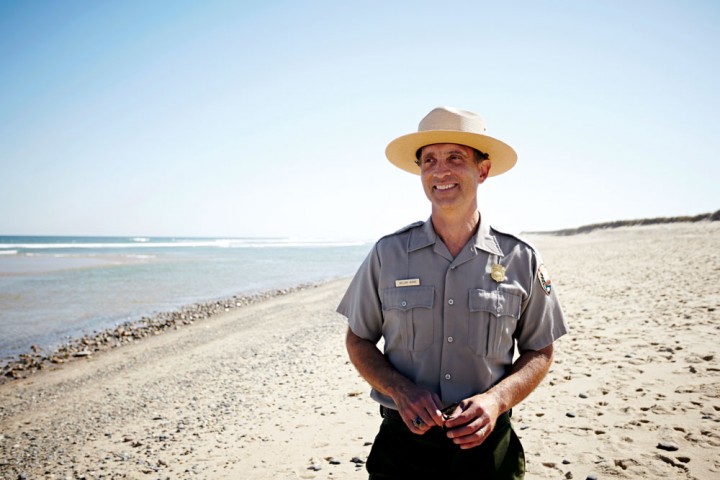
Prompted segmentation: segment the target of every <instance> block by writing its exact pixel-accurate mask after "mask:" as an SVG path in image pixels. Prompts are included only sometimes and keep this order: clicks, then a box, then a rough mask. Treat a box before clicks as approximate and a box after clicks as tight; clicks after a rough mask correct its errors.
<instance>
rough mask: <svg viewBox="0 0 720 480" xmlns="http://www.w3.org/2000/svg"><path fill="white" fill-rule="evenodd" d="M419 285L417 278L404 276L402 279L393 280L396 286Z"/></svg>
mask: <svg viewBox="0 0 720 480" xmlns="http://www.w3.org/2000/svg"><path fill="white" fill-rule="evenodd" d="M417 285H420V279H419V278H406V279H404V280H395V286H396V287H415V286H417Z"/></svg>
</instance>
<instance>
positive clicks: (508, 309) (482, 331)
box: [468, 289, 522, 358]
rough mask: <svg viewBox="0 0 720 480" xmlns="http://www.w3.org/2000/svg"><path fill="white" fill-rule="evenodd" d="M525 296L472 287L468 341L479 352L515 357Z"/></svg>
mask: <svg viewBox="0 0 720 480" xmlns="http://www.w3.org/2000/svg"><path fill="white" fill-rule="evenodd" d="M521 304H522V297H520V296H519V295H515V294H513V293H510V292H503V291H500V290H493V291H486V290H480V289H473V290H470V298H469V305H468V308H469V310H470V314H469V317H468V323H469V325H468V333H469V339H468V343H469V346H470V348H472V349H473V351H474V352H475V353H476V354H477V355H482V356H484V357H491V358H507V357H508V356H509V358H512V354H513V347H514V344H513V334H514V333H515V327H516V326H517V321H518V319H519V318H520V309H521Z"/></svg>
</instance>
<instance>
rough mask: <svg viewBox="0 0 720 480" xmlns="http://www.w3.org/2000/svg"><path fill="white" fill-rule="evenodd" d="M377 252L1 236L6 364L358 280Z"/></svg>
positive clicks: (279, 244) (277, 243)
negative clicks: (35, 352) (119, 330)
mask: <svg viewBox="0 0 720 480" xmlns="http://www.w3.org/2000/svg"><path fill="white" fill-rule="evenodd" d="M370 247H371V245H370V244H369V243H338V242H308V241H302V242H297V241H290V240H287V239H277V238H229V239H228V238H144V237H131V238H126V237H117V238H111V237H16V236H11V237H8V236H5V237H3V236H0V360H9V359H11V358H13V357H15V356H17V355H18V354H20V353H24V352H27V351H29V350H30V348H31V346H32V345H36V346H37V347H40V348H41V349H43V350H48V351H52V350H53V349H54V348H56V347H57V346H59V345H60V344H61V343H63V342H65V341H67V340H68V339H73V338H77V337H80V336H82V335H84V334H89V333H93V332H98V331H101V330H103V329H106V328H113V327H114V326H116V325H118V324H121V323H124V322H127V321H135V320H140V319H141V318H142V317H143V316H152V315H154V314H157V313H160V312H165V311H173V310H177V309H178V308H180V307H182V306H185V305H190V304H193V303H201V302H207V301H212V300H217V299H221V298H227V297H232V296H233V295H249V294H254V293H260V292H264V291H269V290H275V289H282V288H290V287H294V286H298V285H302V284H306V283H317V282H323V281H327V280H331V279H335V278H340V277H345V276H349V275H352V274H353V273H354V272H355V271H356V270H357V268H358V266H359V265H360V263H361V262H362V260H363V259H364V257H365V256H366V255H367V253H368V251H369V250H370ZM338 300H339V299H338Z"/></svg>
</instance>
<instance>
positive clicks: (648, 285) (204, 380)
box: [0, 222, 720, 480]
mask: <svg viewBox="0 0 720 480" xmlns="http://www.w3.org/2000/svg"><path fill="white" fill-rule="evenodd" d="M529 238H530V239H531V241H532V242H533V243H534V244H535V245H537V246H538V247H539V249H540V251H541V252H542V253H543V257H544V260H545V263H546V264H547V265H548V267H549V269H550V272H551V274H552V276H553V284H554V285H555V286H556V288H557V289H558V292H559V294H560V298H561V300H562V302H563V305H564V308H565V310H566V313H567V315H568V319H569V323H570V327H571V333H570V334H569V335H567V336H566V337H563V338H562V339H561V340H560V341H558V342H557V344H556V362H555V364H554V366H553V367H552V369H551V371H550V373H549V374H548V377H547V378H546V379H545V381H544V382H543V384H542V385H541V386H540V387H539V388H538V390H536V391H535V392H534V393H533V395H532V396H531V397H530V398H529V399H527V400H526V401H525V402H524V403H523V404H521V405H520V406H519V407H518V408H516V409H515V410H514V416H513V419H514V422H515V425H516V429H517V430H518V433H519V435H520V437H521V438H522V439H523V443H524V445H525V450H526V455H527V460H528V475H527V478H528V479H559V478H574V479H586V478H592V477H593V476H594V477H595V478H598V479H603V478H638V479H639V478H673V479H700V480H707V479H712V478H720V457H719V456H718V452H719V451H720V361H719V360H720V354H719V353H718V348H717V345H718V340H719V339H720V338H719V337H720V314H719V313H718V311H719V310H718V309H720V288H719V286H720V223H719V222H697V223H672V224H659V225H650V226H632V227H621V228H616V229H612V230H595V231H592V232H590V233H587V234H580V235H572V236H562V237H558V236H550V235H532V236H531V237H529ZM347 282H348V280H342V281H336V282H331V283H328V284H325V285H321V286H318V287H314V288H306V289H302V290H300V291H297V292H294V293H292V294H289V295H284V296H278V297H273V298H269V299H267V300H264V301H262V302H258V303H255V304H251V305H247V306H245V307H243V308H240V309H238V310H235V311H231V312H227V313H224V314H220V315H217V316H215V317H213V318H211V319H208V320H204V321H202V322H198V323H195V324H194V325H190V326H182V327H180V328H178V329H177V330H173V331H170V332H167V333H164V334H162V335H157V336H155V337H152V338H148V339H144V340H142V341H140V342H138V343H134V344H132V345H128V346H123V347H122V348H118V349H114V350H109V351H106V352H103V353H102V354H99V355H94V356H92V357H90V358H87V359H82V360H79V361H75V362H72V363H69V364H66V365H62V366H53V367H52V369H51V370H49V371H42V372H39V373H37V374H34V375H32V376H30V377H29V378H26V379H21V380H16V381H12V382H9V383H7V384H5V385H1V386H0V477H2V478H28V479H30V478H88V479H89V478H142V479H147V478H163V479H164V478H173V479H175V478H245V479H278V478H308V479H313V478H315V479H324V478H358V479H359V478H365V477H366V474H365V471H364V465H363V462H364V460H365V458H366V456H367V453H368V452H369V449H370V446H369V445H370V443H371V442H372V441H373V437H374V435H375V432H376V430H377V426H378V424H379V417H378V414H377V407H376V405H375V404H374V403H373V402H372V401H371V400H370V399H369V397H368V396H367V393H368V387H367V385H366V384H365V383H364V382H363V381H362V379H360V378H359V377H358V375H357V373H356V372H355V371H354V369H353V368H352V366H351V365H350V364H349V362H348V360H347V355H346V354H345V350H344V346H343V337H344V331H345V323H344V318H343V317H341V316H340V315H338V314H336V313H335V312H334V309H335V306H336V304H337V302H338V301H339V298H340V296H341V295H342V292H343V291H344V288H345V286H346V285H347Z"/></svg>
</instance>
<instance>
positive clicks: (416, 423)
mask: <svg viewBox="0 0 720 480" xmlns="http://www.w3.org/2000/svg"><path fill="white" fill-rule="evenodd" d="M424 423H425V422H423V419H422V418H420V415H418V416H417V417H415V420H413V421H412V424H413V426H414V427H415V428H420V427H421V426H422V425H423V424H424Z"/></svg>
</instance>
